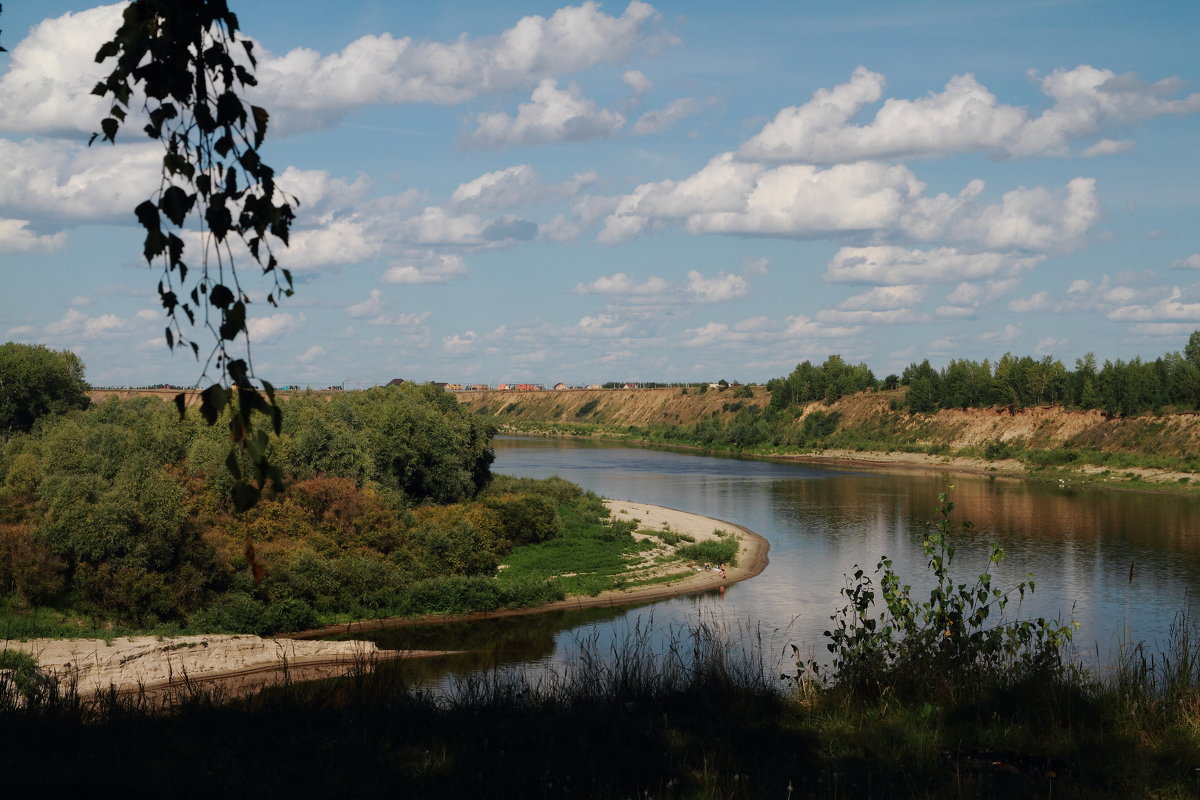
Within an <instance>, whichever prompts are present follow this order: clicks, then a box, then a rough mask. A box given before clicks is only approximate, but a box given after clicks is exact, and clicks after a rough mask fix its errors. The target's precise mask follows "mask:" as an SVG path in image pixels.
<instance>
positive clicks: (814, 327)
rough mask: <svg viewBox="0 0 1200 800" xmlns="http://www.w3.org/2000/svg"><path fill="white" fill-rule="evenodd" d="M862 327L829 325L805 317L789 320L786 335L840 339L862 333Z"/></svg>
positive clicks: (798, 316)
mask: <svg viewBox="0 0 1200 800" xmlns="http://www.w3.org/2000/svg"><path fill="white" fill-rule="evenodd" d="M862 330H863V329H862V326H861V325H827V324H825V323H824V322H820V321H817V320H813V319H810V318H809V317H806V316H803V315H797V316H794V317H788V318H787V330H786V331H784V335H785V336H787V337H790V338H805V339H807V338H814V339H840V338H843V337H847V336H855V335H857V334H859V333H862Z"/></svg>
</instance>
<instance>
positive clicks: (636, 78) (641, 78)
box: [621, 69, 654, 97]
mask: <svg viewBox="0 0 1200 800" xmlns="http://www.w3.org/2000/svg"><path fill="white" fill-rule="evenodd" d="M621 80H622V81H624V82H625V85H626V86H628V87H629V88H630V89H633V93H634V95H635V96H637V97H641V96H642V95H644V94H645V93H646V92H648V91H650V87H651V86H653V85H654V84H653V83H652V82H651V80H650V79H649V78H647V77H646V74H645V73H644V72H642V71H641V70H636V69H631V70H628V71H627V72H626V73H625V74H624V75H622V76H621Z"/></svg>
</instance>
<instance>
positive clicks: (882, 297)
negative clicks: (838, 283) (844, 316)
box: [838, 286, 925, 311]
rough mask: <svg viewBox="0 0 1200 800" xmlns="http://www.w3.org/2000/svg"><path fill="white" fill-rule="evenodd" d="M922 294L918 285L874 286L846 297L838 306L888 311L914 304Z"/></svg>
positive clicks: (854, 309)
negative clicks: (866, 290)
mask: <svg viewBox="0 0 1200 800" xmlns="http://www.w3.org/2000/svg"><path fill="white" fill-rule="evenodd" d="M924 295H925V293H924V291H923V290H922V289H921V287H919V286H876V287H875V288H874V289H871V290H870V291H868V292H863V293H862V294H856V295H854V296H853V297H849V298H847V299H846V300H844V301H842V303H841V304H840V305H839V306H838V308H840V309H842V310H843V311H864V310H865V311H888V310H894V309H901V308H907V307H909V306H913V305H916V304H917V303H920V302H921V301H922V300H923V299H924Z"/></svg>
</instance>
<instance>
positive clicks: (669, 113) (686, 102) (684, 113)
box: [633, 97, 703, 135]
mask: <svg viewBox="0 0 1200 800" xmlns="http://www.w3.org/2000/svg"><path fill="white" fill-rule="evenodd" d="M701 108H703V103H701V102H700V101H699V100H695V99H693V98H690V97H683V98H680V99H678V100H672V101H671V102H670V103H668V104H667V105H666V106H665V107H664V108H659V109H654V110H652V111H647V112H646V113H645V114H642V115H641V116H640V117H638V119H637V122H635V123H633V132H634V133H636V134H638V135H645V134H650V133H661V132H663V131H665V130H666V129H667V128H670V127H671V126H672V125H674V124H675V123H676V122H679V120H681V119H684V118H686V117H690V116H692V115H693V114H695V113H696V112H698V111H699V110H700V109H701Z"/></svg>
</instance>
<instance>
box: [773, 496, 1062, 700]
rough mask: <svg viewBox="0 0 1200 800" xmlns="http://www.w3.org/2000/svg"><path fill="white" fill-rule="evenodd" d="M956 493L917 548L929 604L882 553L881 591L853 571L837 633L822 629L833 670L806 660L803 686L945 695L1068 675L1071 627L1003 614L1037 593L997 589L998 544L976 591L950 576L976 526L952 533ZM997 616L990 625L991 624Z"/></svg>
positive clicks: (1027, 584) (1028, 584) (942, 499)
mask: <svg viewBox="0 0 1200 800" xmlns="http://www.w3.org/2000/svg"><path fill="white" fill-rule="evenodd" d="M951 488H953V487H947V491H946V492H942V493H941V494H939V495H938V508H937V509H936V511H935V513H936V514H937V516H936V517H935V519H933V520H931V521H930V523H929V526H928V529H927V532H926V535H925V538H924V540H923V541H922V544H921V548H922V550H923V551H924V553H925V556H926V557H927V558H928V559H929V561H928V566H929V571H930V573H931V576H932V578H933V584H934V587H933V589H932V590H931V591H930V593H929V600H928V601H924V602H922V601H920V600H919V599H918V598H915V597H914V596H913V594H912V587H911V586H909V585H907V584H904V583H903V582H902V580H901V578H900V576H899V575H897V574H896V573H895V571H894V570H893V569H892V561H891V559H889V558H887V557H886V556H885V557H882V558H880V560H879V563H878V564H877V565H876V568H875V571H876V574H877V575H879V583H878V586H876V584H875V583H874V582H873V581H872V579H871V577H870V576H868V575H867V574H866V573H865V572H864V571H863V570H862V569H861V568H856V569H855V572H854V574H853V576H851V580H852V581H853V583H852V584H851V585H850V586H848V587H847V588H845V589H843V590H842V594H843V595H844V596H845V598H846V599H847V600H848V601H849V602H848V603H847V605H846V606H845V607H843V608H842V609H841V610H840V611H838V612H837V613H836V614H834V615H833V616H832V617H831V619H832V620H833V626H832V628H831V630H829V631H826V632H825V636H826V637H827V638H828V639H829V643H828V645H827V647H828V649H829V652H830V653H832V654H833V659H832V671H831V672H830V673H829V675H828V676H826V674H825V673H824V672H823V671H822V668H821V667H820V666H819V665H818V664H817V663H816V662H815V661H813V660H809V661H806V662H802V663H800V665H799V666H800V670H799V672H798V673H797V681H798V682H801V683H802V682H804V681H805V680H818V681H822V680H828V681H829V682H833V683H836V684H838V685H839V686H842V687H844V688H845V689H846V690H847V691H849V692H850V693H851V694H852V695H855V696H859V697H863V698H879V697H882V696H883V695H884V694H888V693H894V694H898V695H900V696H907V697H918V698H941V697H943V696H946V695H951V696H953V695H964V694H969V693H971V692H975V691H978V690H980V689H983V688H987V687H997V686H1006V685H1008V686H1011V685H1015V684H1016V683H1018V682H1022V681H1026V680H1041V681H1046V680H1054V679H1056V678H1061V677H1062V676H1064V674H1066V673H1067V672H1068V671H1069V670H1070V669H1071V668H1070V667H1068V666H1067V665H1065V664H1064V662H1063V660H1062V648H1063V647H1064V645H1066V644H1067V643H1068V642H1070V640H1071V638H1072V635H1073V633H1074V627H1075V623H1072V624H1071V625H1062V624H1059V623H1056V622H1051V621H1049V620H1046V619H1045V618H1043V617H1038V618H1036V619H1031V620H1025V619H1006V618H1005V617H1004V610H1005V607H1006V606H1007V605H1008V602H1009V600H1010V599H1011V598H1012V597H1014V596H1017V597H1024V595H1025V592H1026V591H1029V592H1033V590H1034V581H1033V579H1032V578H1030V579H1029V580H1026V581H1022V582H1020V583H1018V584H1017V585H1016V586H1014V587H1013V588H1011V589H1009V590H1007V591H1005V590H1002V589H999V588H996V587H994V586H992V575H991V567H992V565H996V564H999V563H1000V562H1001V561H1003V560H1004V550H1003V549H1002V548H1001V547H1000V546H999V545H997V544H993V545H991V547H990V552H989V555H988V564H989V567H988V569H987V570H985V571H984V572H983V573H982V574H980V575H979V577H978V578H976V579H975V582H974V584H967V583H958V582H957V581H956V580H955V578H954V577H953V575H952V574H951V572H950V568H951V566H952V564H953V561H954V556H955V551H956V549H955V547H954V545H953V543H952V538H953V534H954V533H955V532H957V531H966V530H969V529H970V528H971V523H969V522H964V523H962V525H960V526H958V528H957V529H956V528H955V526H954V524H953V522H952V520H951V513H952V512H953V511H954V503H952V502H950V499H949V493H948V490H949V489H951ZM876 598H878V599H880V600H882V602H883V608H882V609H878V607H877V606H876ZM877 609H878V610H877ZM993 612H995V615H996V617H997V618H998V620H997V621H996V622H995V623H994V624H993V623H990V622H989V619H990V618H991V617H992V615H993ZM795 649H796V648H795V647H794V646H793V650H795Z"/></svg>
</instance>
